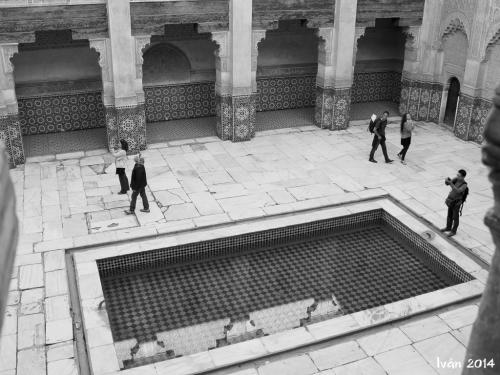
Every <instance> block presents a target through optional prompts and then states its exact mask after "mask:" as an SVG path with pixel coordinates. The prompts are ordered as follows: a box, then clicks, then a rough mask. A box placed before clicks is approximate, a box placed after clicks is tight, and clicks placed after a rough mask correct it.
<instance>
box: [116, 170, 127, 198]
mask: <svg viewBox="0 0 500 375" xmlns="http://www.w3.org/2000/svg"><path fill="white" fill-rule="evenodd" d="M116 174H117V175H118V179H119V180H120V192H121V193H126V192H127V191H129V190H130V187H129V186H128V178H127V174H126V173H125V168H116Z"/></svg>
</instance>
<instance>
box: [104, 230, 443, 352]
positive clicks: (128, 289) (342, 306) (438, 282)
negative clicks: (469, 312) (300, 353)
mask: <svg viewBox="0 0 500 375" xmlns="http://www.w3.org/2000/svg"><path fill="white" fill-rule="evenodd" d="M395 237H397V236H394V234H393V233H392V231H391V230H390V229H389V228H388V227H384V226H375V225H372V226H368V227H364V228H363V229H359V230H357V231H349V232H344V233H340V234H339V233H336V234H333V235H332V234H330V235H324V236H322V237H318V236H314V237H310V238H303V239H302V241H299V242H297V241H295V242H291V243H286V244H282V245H278V246H273V247H270V248H264V249H256V250H253V251H245V252H243V253H240V254H238V255H235V256H223V257H210V258H207V259H204V260H201V261H198V262H189V263H180V264H173V265H171V266H167V267H164V268H162V269H158V270H154V271H153V270H148V271H147V272H140V273H135V274H128V275H122V276H111V277H105V278H103V280H102V281H103V290H104V296H105V300H106V309H107V312H108V316H109V318H110V324H111V330H112V334H113V339H114V341H115V342H116V341H122V340H127V339H136V340H137V342H138V343H145V342H150V341H156V340H159V338H160V337H161V338H162V339H161V340H159V341H161V342H162V343H163V344H164V343H165V342H170V343H171V344H170V345H172V346H165V347H164V348H163V350H164V351H165V352H166V351H167V350H174V353H175V355H186V354H190V353H193V352H198V351H200V350H208V349H210V348H212V347H215V346H216V345H217V344H218V343H221V344H223V345H224V344H227V343H229V342H230V341H231V340H229V341H228V337H229V335H230V333H231V332H232V331H235V326H237V325H238V324H239V323H238V322H244V323H245V324H246V323H247V322H248V323H249V324H252V323H253V324H254V327H255V329H256V330H260V332H261V334H269V333H271V332H274V331H273V325H274V324H275V322H276V321H282V322H286V324H283V326H282V327H281V328H282V329H291V328H295V327H299V326H301V325H304V324H307V322H308V317H310V316H311V313H312V312H313V311H314V310H315V309H316V308H318V305H323V304H324V302H326V301H331V302H332V301H335V305H336V306H337V307H336V310H337V313H340V314H350V313H353V312H356V311H361V310H365V309H369V308H371V307H376V306H380V305H383V304H386V303H390V302H395V301H398V300H401V299H405V298H409V297H412V296H416V295H419V294H423V293H427V292H431V291H434V290H437V289H441V288H444V287H446V286H449V285H451V284H450V283H449V282H447V281H446V279H445V278H443V277H442V276H440V275H438V274H436V273H434V272H432V271H431V269H429V268H428V267H427V266H426V264H424V263H423V262H422V261H421V259H420V258H419V257H417V256H415V254H414V253H413V252H412V251H411V249H410V248H409V247H408V246H407V245H406V246H405V245H404V244H403V243H401V242H400V241H398V240H396V238H395ZM323 301H324V302H323ZM280 306H281V308H279V307H280ZM332 306H333V303H332ZM297 309H299V310H298V311H297ZM325 311H326V310H325ZM258 312H260V313H258ZM290 316H292V317H295V318H294V319H292V320H289V319H288V317H290ZM253 317H254V319H255V320H254V319H251V318H253ZM228 321H229V322H231V324H229V325H227V322H228ZM250 321H252V323H250ZM210 322H218V323H217V324H218V329H217V326H216V327H214V326H211V325H210ZM225 324H226V325H225ZM245 324H243V323H241V324H240V325H243V326H245ZM202 325H205V327H206V328H205V330H206V331H208V333H210V334H213V335H214V336H213V337H212V339H211V340H203V341H204V342H211V343H212V344H211V345H210V346H209V347H204V348H200V347H198V346H197V344H196V343H197V341H198V337H199V335H200V332H198V331H199V330H200V329H199V328H198V329H197V330H196V329H195V330H193V331H192V334H191V335H190V334H187V333H188V331H187V330H182V329H183V328H186V327H192V326H194V327H200V326H202ZM236 328H237V327H236ZM169 332H172V335H175V337H176V339H173V338H170V339H169ZM181 332H182V333H183V334H182V335H181V334H180V333H181ZM238 332H241V333H243V334H244V333H247V334H246V336H248V329H247V330H245V329H239V330H238ZM208 333H207V332H205V334H208ZM255 334H257V332H255ZM244 336H245V335H244ZM246 336H245V337H246ZM176 340H181V341H182V342H183V345H176V344H175V342H176ZM236 341H237V340H236ZM181 347H182V352H178V351H175V348H177V349H178V350H179V348H181Z"/></svg>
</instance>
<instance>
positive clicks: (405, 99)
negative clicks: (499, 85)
mask: <svg viewBox="0 0 500 375" xmlns="http://www.w3.org/2000/svg"><path fill="white" fill-rule="evenodd" d="M442 93H443V85H442V84H440V83H435V82H420V81H416V80H409V79H407V78H403V79H402V82H401V101H400V104H399V111H400V113H406V112H408V113H410V114H411V116H412V117H413V119H415V120H417V121H431V122H435V123H438V122H439V112H440V110H441V97H442ZM491 108H492V102H491V101H490V100H486V99H483V98H474V97H471V96H469V95H466V94H464V93H461V94H460V100H459V102H458V108H457V115H456V119H455V128H454V133H455V135H456V136H457V137H458V138H460V139H463V140H468V141H474V142H478V143H481V142H482V141H483V130H484V125H485V123H486V118H487V117H488V114H489V111H490V110H491Z"/></svg>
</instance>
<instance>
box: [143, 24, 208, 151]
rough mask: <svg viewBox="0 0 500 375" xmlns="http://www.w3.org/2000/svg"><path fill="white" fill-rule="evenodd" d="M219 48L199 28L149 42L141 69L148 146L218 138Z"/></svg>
mask: <svg viewBox="0 0 500 375" xmlns="http://www.w3.org/2000/svg"><path fill="white" fill-rule="evenodd" d="M215 48H216V46H215V43H214V42H213V41H212V40H211V38H210V34H209V33H198V31H197V25H196V24H179V25H167V26H165V32H164V34H163V35H153V36H152V37H151V43H150V44H149V47H148V48H146V49H145V50H144V53H143V65H142V84H143V88H144V98H145V111H146V126H147V131H146V134H147V137H148V143H157V142H166V141H174V140H180V139H191V138H201V137H208V136H215V135H216V131H215V76H216V71H215V55H214V52H215Z"/></svg>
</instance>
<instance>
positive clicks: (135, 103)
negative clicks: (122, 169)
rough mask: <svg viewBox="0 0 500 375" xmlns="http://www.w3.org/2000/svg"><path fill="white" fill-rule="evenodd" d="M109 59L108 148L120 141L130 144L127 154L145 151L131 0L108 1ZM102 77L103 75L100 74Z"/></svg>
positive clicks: (143, 118)
mask: <svg viewBox="0 0 500 375" xmlns="http://www.w3.org/2000/svg"><path fill="white" fill-rule="evenodd" d="M107 9H108V23H109V36H110V43H109V45H108V46H107V47H109V48H107V50H108V51H109V52H110V53H108V56H110V57H111V60H110V63H109V66H110V67H111V77H112V82H113V103H112V105H106V104H105V108H106V128H107V133H108V144H109V147H110V148H111V147H114V146H116V145H118V142H119V140H120V139H125V140H126V141H127V142H128V144H129V149H130V150H129V151H130V152H138V151H139V150H144V149H145V148H146V120H145V112H144V96H142V100H141V96H140V95H139V97H138V95H137V90H136V89H137V71H136V56H135V49H136V48H135V47H136V45H135V40H134V38H133V37H132V30H131V23H130V0H107ZM103 74H104V73H103Z"/></svg>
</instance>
